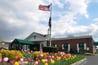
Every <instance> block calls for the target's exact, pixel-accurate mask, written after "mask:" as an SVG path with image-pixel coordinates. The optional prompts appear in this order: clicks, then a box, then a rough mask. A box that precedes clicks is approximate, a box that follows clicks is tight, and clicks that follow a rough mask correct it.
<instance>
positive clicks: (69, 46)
mask: <svg viewBox="0 0 98 65" xmlns="http://www.w3.org/2000/svg"><path fill="white" fill-rule="evenodd" d="M68 52H70V44H68Z"/></svg>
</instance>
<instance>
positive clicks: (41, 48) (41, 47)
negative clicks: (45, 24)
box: [40, 43, 42, 52]
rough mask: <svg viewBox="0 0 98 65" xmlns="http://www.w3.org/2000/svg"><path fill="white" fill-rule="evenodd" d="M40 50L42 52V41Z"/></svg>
mask: <svg viewBox="0 0 98 65" xmlns="http://www.w3.org/2000/svg"><path fill="white" fill-rule="evenodd" d="M40 51H41V52H42V43H40Z"/></svg>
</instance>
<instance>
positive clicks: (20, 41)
mask: <svg viewBox="0 0 98 65" xmlns="http://www.w3.org/2000/svg"><path fill="white" fill-rule="evenodd" d="M13 42H15V43H18V44H26V45H30V44H31V45H34V44H36V42H34V41H29V40H22V39H15V40H14V41H13Z"/></svg>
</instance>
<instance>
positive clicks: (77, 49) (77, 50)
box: [77, 43, 79, 53]
mask: <svg viewBox="0 0 98 65" xmlns="http://www.w3.org/2000/svg"><path fill="white" fill-rule="evenodd" d="M77 52H78V53H79V44H78V43H77Z"/></svg>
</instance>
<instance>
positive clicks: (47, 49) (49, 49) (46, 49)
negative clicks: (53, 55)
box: [43, 47, 58, 52]
mask: <svg viewBox="0 0 98 65" xmlns="http://www.w3.org/2000/svg"><path fill="white" fill-rule="evenodd" d="M43 52H58V50H57V48H55V47H43Z"/></svg>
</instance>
